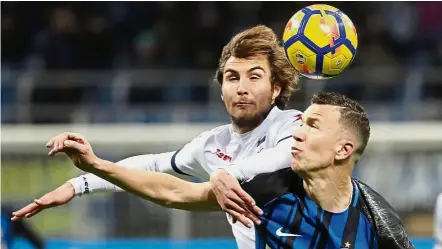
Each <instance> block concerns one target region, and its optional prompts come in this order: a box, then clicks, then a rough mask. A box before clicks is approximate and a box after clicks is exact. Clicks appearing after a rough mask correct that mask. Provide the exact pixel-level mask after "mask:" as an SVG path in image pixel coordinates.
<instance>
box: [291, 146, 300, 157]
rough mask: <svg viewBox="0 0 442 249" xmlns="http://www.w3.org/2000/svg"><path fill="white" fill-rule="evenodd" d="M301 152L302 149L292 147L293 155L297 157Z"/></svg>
mask: <svg viewBox="0 0 442 249" xmlns="http://www.w3.org/2000/svg"><path fill="white" fill-rule="evenodd" d="M300 152H302V151H301V150H300V149H298V148H296V147H292V155H293V156H294V155H296V154H299V153H300Z"/></svg>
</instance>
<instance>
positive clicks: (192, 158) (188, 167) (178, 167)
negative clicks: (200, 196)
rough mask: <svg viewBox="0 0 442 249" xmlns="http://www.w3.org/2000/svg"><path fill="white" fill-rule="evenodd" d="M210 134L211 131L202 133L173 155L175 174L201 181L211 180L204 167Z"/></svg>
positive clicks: (172, 164)
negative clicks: (206, 145)
mask: <svg viewBox="0 0 442 249" xmlns="http://www.w3.org/2000/svg"><path fill="white" fill-rule="evenodd" d="M210 134H211V132H210V131H206V132H204V133H202V134H201V135H199V136H198V137H196V138H195V139H193V140H192V141H191V142H190V143H188V144H186V145H185V146H184V147H183V148H182V149H180V150H177V151H176V152H175V153H174V154H173V155H172V158H171V161H170V166H171V168H172V169H173V170H174V171H175V173H177V174H179V175H181V176H188V177H195V178H198V179H201V180H207V179H208V178H209V174H208V173H207V170H206V169H205V167H204V166H203V165H205V160H204V153H203V152H204V146H205V144H206V141H207V138H208V137H209V136H210Z"/></svg>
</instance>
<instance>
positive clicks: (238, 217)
mask: <svg viewBox="0 0 442 249" xmlns="http://www.w3.org/2000/svg"><path fill="white" fill-rule="evenodd" d="M226 212H227V213H228V214H230V215H231V216H232V220H233V223H235V222H236V221H239V222H241V223H242V224H243V225H244V226H246V227H248V228H251V227H252V225H253V224H252V223H251V222H250V221H249V220H248V219H247V218H246V217H245V216H244V215H242V214H240V213H238V212H235V211H233V210H226Z"/></svg>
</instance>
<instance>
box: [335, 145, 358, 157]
mask: <svg viewBox="0 0 442 249" xmlns="http://www.w3.org/2000/svg"><path fill="white" fill-rule="evenodd" d="M354 150H355V145H354V143H353V142H351V141H348V140H347V141H343V143H340V144H339V145H338V146H337V147H336V155H335V159H336V160H339V161H341V160H345V159H347V158H349V157H350V156H351V155H352V154H353V152H354Z"/></svg>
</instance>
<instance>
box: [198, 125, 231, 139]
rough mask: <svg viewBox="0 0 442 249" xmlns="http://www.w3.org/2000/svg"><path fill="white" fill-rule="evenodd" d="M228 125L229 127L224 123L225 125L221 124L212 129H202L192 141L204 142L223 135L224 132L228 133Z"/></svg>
mask: <svg viewBox="0 0 442 249" xmlns="http://www.w3.org/2000/svg"><path fill="white" fill-rule="evenodd" d="M229 127H230V125H229V124H226V125H221V126H218V127H215V128H213V129H210V130H207V131H204V132H202V133H200V134H199V135H198V136H197V137H195V138H194V139H193V140H192V142H205V141H207V140H208V139H210V138H212V137H216V136H225V135H226V134H229V132H230V131H229V129H230V128H229Z"/></svg>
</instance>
